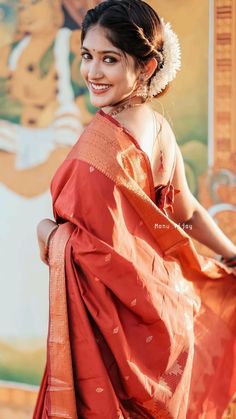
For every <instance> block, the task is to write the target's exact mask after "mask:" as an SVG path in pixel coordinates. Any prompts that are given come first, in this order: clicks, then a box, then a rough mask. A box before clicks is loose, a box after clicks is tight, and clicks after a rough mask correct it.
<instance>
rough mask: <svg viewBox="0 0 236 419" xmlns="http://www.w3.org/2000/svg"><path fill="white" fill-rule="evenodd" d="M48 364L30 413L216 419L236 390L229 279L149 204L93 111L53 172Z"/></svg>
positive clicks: (112, 127) (110, 123) (127, 147)
mask: <svg viewBox="0 0 236 419" xmlns="http://www.w3.org/2000/svg"><path fill="white" fill-rule="evenodd" d="M51 189H52V197H53V209H54V215H55V219H56V221H57V222H58V223H59V224H60V227H59V229H58V230H57V232H56V234H55V235H54V236H53V239H52V241H51V244H50V255H49V256H50V320H49V332H48V345H47V365H46V369H45V374H44V378H43V381H42V384H41V388H40V392H39V397H38V401H37V405H36V408H35V413H34V419H46V418H55V419H56V418H70V419H77V418H85V419H89V418H93V419H105V418H107V419H115V418H120V419H121V418H124V419H128V418H130V419H136V418H137V419H141V418H160V419H161V418H163V419H164V418H169V419H171V418H172V419H173V418H174V419H185V418H188V419H200V418H201V419H203V418H204V419H218V418H221V416H222V413H223V410H224V408H225V407H226V405H227V403H228V402H229V400H230V397H231V395H232V394H233V392H235V391H236V369H235V359H236V345H235V332H236V316H235V299H236V278H235V277H233V276H232V275H229V274H228V273H227V272H226V271H225V270H224V268H223V267H222V265H221V264H219V263H217V262H215V261H214V260H211V259H208V258H203V257H201V256H200V255H198V254H197V252H196V250H195V248H194V246H193V244H192V241H191V240H190V238H189V237H188V236H187V234H186V233H185V232H184V231H183V230H182V229H181V228H180V227H179V226H178V225H175V223H173V222H172V221H171V220H170V219H169V218H168V217H167V216H166V215H165V214H164V212H163V211H161V210H160V209H159V208H158V206H157V205H156V203H155V193H154V186H153V179H152V173H151V168H150V164H149V161H148V158H147V156H146V155H145V153H143V152H142V150H141V149H140V148H139V146H138V144H137V142H136V141H135V139H134V138H132V136H131V135H130V134H129V133H128V132H127V131H126V130H125V129H124V128H122V127H121V126H120V125H119V124H118V123H117V122H116V121H115V120H114V119H113V118H111V117H108V116H107V115H105V114H104V113H103V112H102V111H100V112H98V113H97V114H96V116H95V117H94V119H93V121H92V122H91V124H90V125H89V126H88V127H87V129H86V130H85V131H84V133H83V134H82V135H81V137H80V139H79V141H78V142H77V144H76V145H75V146H74V147H73V149H72V151H71V152H70V154H69V155H68V157H67V158H66V160H65V161H64V162H63V164H62V165H61V166H60V168H59V169H58V171H57V173H56V175H55V176H54V179H53V181H52V187H51Z"/></svg>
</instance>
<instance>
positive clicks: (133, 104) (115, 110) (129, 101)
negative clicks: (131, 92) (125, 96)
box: [108, 99, 144, 116]
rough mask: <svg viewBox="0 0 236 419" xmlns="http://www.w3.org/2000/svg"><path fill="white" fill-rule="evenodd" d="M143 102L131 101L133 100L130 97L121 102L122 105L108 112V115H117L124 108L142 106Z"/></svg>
mask: <svg viewBox="0 0 236 419" xmlns="http://www.w3.org/2000/svg"><path fill="white" fill-rule="evenodd" d="M143 104H144V102H138V103H137V102H131V100H130V99H129V100H128V101H126V102H124V103H121V104H120V105H117V106H116V107H115V109H112V110H111V111H110V112H108V115H111V116H115V115H117V114H118V113H120V112H122V111H124V110H127V109H130V108H134V107H135V106H140V105H143Z"/></svg>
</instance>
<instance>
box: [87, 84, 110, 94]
mask: <svg viewBox="0 0 236 419" xmlns="http://www.w3.org/2000/svg"><path fill="white" fill-rule="evenodd" d="M89 84H90V87H91V90H92V91H93V92H95V93H104V92H106V91H107V90H108V89H109V88H110V87H111V84H97V83H91V82H89Z"/></svg>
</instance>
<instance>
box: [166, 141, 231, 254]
mask: <svg viewBox="0 0 236 419" xmlns="http://www.w3.org/2000/svg"><path fill="white" fill-rule="evenodd" d="M176 153H177V156H176V167H175V172H174V176H173V185H174V187H175V188H177V189H179V190H180V193H178V194H177V195H176V197H175V202H174V206H173V208H174V213H173V214H171V215H170V216H171V218H172V219H173V220H174V221H175V222H177V223H181V224H187V225H188V226H189V228H188V229H187V231H186V232H187V233H188V234H189V235H190V236H191V237H192V238H193V239H195V240H197V241H199V242H200V243H202V244H204V245H205V246H207V247H208V248H209V249H211V250H212V251H213V252H215V253H217V254H219V255H221V256H223V257H224V258H226V259H227V258H230V257H233V256H235V255H236V246H235V245H234V244H233V243H232V242H231V240H229V239H228V237H227V236H226V235H225V234H224V233H223V231H222V230H221V229H220V228H219V227H218V226H217V224H216V223H215V222H214V220H213V219H212V218H211V216H210V215H209V214H208V212H207V211H206V210H205V208H203V206H202V205H201V204H200V203H199V202H198V201H197V200H196V198H195V197H194V196H193V195H192V193H191V192H190V190H189V187H188V184H187V180H186V176H185V170H184V163H183V157H182V155H181V152H180V150H179V147H178V146H176Z"/></svg>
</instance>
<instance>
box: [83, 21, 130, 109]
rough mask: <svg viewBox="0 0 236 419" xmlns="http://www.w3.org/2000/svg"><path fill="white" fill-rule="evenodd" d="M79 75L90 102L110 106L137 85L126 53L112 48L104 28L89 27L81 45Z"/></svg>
mask: <svg viewBox="0 0 236 419" xmlns="http://www.w3.org/2000/svg"><path fill="white" fill-rule="evenodd" d="M81 74H82V76H83V78H84V80H85V82H86V84H87V86H88V89H89V93H90V100H91V103H92V105H94V106H96V107H98V108H102V107H105V106H112V105H115V104H116V103H118V102H120V101H121V100H122V99H125V98H126V97H128V96H129V95H130V94H131V93H132V92H133V91H134V90H135V88H136V87H137V78H138V71H137V69H136V68H135V61H134V59H133V57H131V56H130V55H126V57H125V56H124V54H122V51H120V50H119V49H118V48H116V47H114V46H113V45H112V43H111V42H110V41H109V40H108V39H107V37H106V29H104V28H102V27H101V26H98V25H96V26H92V27H91V28H90V29H89V30H88V32H87V34H86V37H85V39H84V42H83V45H82V62H81Z"/></svg>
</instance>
